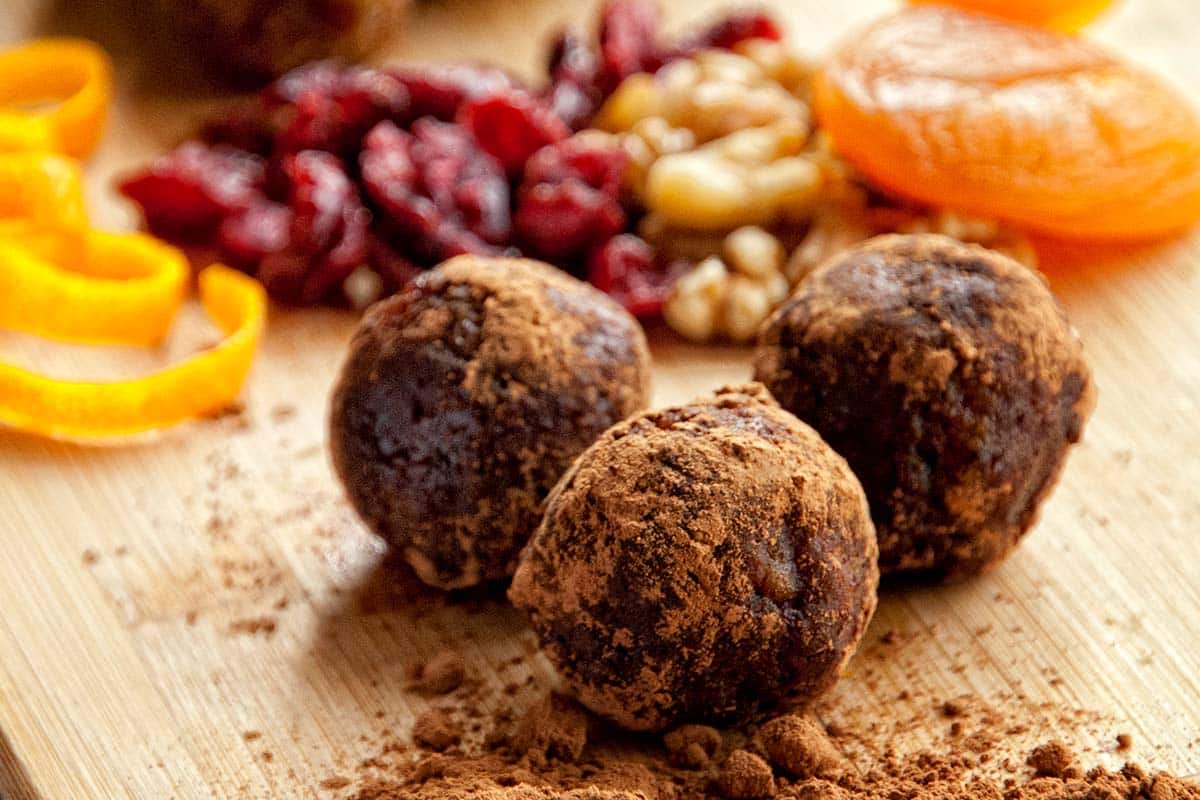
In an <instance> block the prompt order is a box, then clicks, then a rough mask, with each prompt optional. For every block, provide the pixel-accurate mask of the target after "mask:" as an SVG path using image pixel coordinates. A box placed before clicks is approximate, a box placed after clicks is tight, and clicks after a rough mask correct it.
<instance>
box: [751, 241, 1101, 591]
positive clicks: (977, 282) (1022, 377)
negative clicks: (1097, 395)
mask: <svg viewBox="0 0 1200 800" xmlns="http://www.w3.org/2000/svg"><path fill="white" fill-rule="evenodd" d="M755 376H756V378H757V379H758V380H760V381H762V382H763V383H765V384H766V385H767V386H768V387H769V388H770V390H771V391H772V392H773V393H774V395H775V397H776V398H778V400H779V402H780V403H781V404H782V405H783V407H784V408H787V409H788V410H790V411H791V412H792V413H794V414H796V416H798V417H800V419H802V420H804V421H805V422H807V423H808V424H810V425H812V426H813V427H814V428H816V429H817V431H819V432H820V434H821V436H823V437H824V438H825V441H827V442H829V444H830V445H832V446H833V448H834V449H835V450H837V451H838V452H839V453H841V454H842V455H843V456H845V457H846V460H847V461H849V462H850V467H851V468H852V469H853V470H854V472H855V474H856V475H857V476H858V478H859V480H860V481H862V484H863V488H864V489H866V492H867V498H868V499H869V500H870V503H871V512H872V518H873V519H874V522H875V527H876V530H877V531H878V534H879V552H880V568H881V570H882V572H883V574H884V575H885V576H886V575H892V574H906V575H908V576H910V577H917V578H934V579H943V580H954V579H959V578H964V577H967V576H971V575H975V574H978V573H982V572H984V571H986V570H987V569H989V568H990V567H992V566H994V565H995V564H997V563H999V562H1000V561H1001V560H1002V559H1003V558H1004V557H1005V555H1007V554H1008V552H1009V551H1010V550H1012V549H1013V547H1014V546H1015V545H1016V544H1017V541H1018V540H1019V539H1020V538H1021V536H1022V535H1023V534H1024V533H1025V532H1026V531H1027V530H1028V529H1029V528H1030V526H1031V525H1033V523H1034V521H1035V518H1036V516H1037V510H1038V505H1039V504H1040V503H1041V502H1042V500H1043V499H1044V498H1045V497H1046V496H1047V495H1048V494H1049V492H1050V490H1051V488H1052V487H1053V486H1054V483H1055V481H1056V480H1057V478H1058V475H1059V472H1060V471H1061V469H1062V465H1063V461H1064V457H1065V456H1066V453H1067V449H1068V448H1069V446H1070V445H1071V444H1072V443H1074V442H1077V441H1079V438H1080V435H1081V434H1082V432H1083V426H1084V422H1085V421H1086V419H1087V417H1088V414H1089V413H1090V412H1091V409H1092V406H1093V405H1094V390H1093V386H1092V381H1091V376H1090V372H1089V370H1088V365H1087V362H1086V361H1085V360H1084V356H1083V349H1082V347H1081V346H1080V343H1079V339H1078V337H1077V335H1076V333H1075V331H1074V330H1073V329H1072V328H1071V325H1070V323H1069V322H1068V321H1067V317H1066V315H1065V314H1064V313H1063V310H1062V308H1060V307H1059V305H1058V303H1057V302H1056V301H1055V299H1054V297H1053V296H1052V295H1051V294H1050V291H1049V290H1048V289H1047V288H1046V285H1045V283H1044V281H1043V280H1042V278H1041V277H1040V276H1039V275H1038V274H1037V273H1035V272H1033V271H1031V270H1029V269H1027V268H1026V267H1023V266H1021V265H1020V264H1018V263H1016V262H1015V261H1012V260H1011V259H1009V258H1007V257H1006V256H1003V255H1001V254H999V253H996V252H994V251H991V250H986V249H984V248H981V247H978V246H974V245H964V244H962V243H961V242H958V241H956V240H953V239H949V238H947V237H943V236H935V235H921V236H882V237H878V238H876V239H873V240H871V241H870V242H867V243H865V244H864V245H861V246H859V247H857V248H855V249H852V250H850V251H848V252H846V253H844V254H842V255H840V256H836V257H835V258H833V259H832V260H830V261H828V262H826V263H825V264H824V265H822V266H821V267H819V268H818V269H817V270H816V271H815V272H814V273H813V274H812V275H811V276H810V277H808V278H807V279H806V280H805V281H804V282H802V283H801V285H800V287H799V288H798V289H797V291H796V293H795V294H794V295H793V296H792V297H791V298H790V299H789V300H788V301H787V302H786V303H785V304H784V305H783V306H782V307H781V308H780V309H779V310H778V311H777V312H776V313H775V314H774V316H773V317H772V318H770V319H769V320H768V321H767V323H766V324H765V325H764V326H763V329H762V331H761V332H760V340H759V347H758V352H757V354H756V361H755Z"/></svg>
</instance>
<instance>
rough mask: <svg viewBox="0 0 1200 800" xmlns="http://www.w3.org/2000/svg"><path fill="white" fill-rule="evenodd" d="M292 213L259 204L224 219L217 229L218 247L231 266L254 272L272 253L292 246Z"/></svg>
mask: <svg viewBox="0 0 1200 800" xmlns="http://www.w3.org/2000/svg"><path fill="white" fill-rule="evenodd" d="M291 228H292V211H291V209H289V208H288V207H287V206H285V205H283V204H282V203H272V202H262V203H259V204H258V205H255V206H251V207H250V208H249V209H248V210H246V211H245V212H243V213H241V214H238V215H236V216H232V217H227V218H226V219H225V221H224V222H222V223H221V226H220V228H218V229H217V247H218V248H220V251H221V255H222V256H223V257H224V258H225V260H226V261H227V262H228V263H229V265H230V266H233V267H238V268H239V269H243V270H245V271H247V272H254V271H255V270H256V269H257V268H258V265H259V263H260V262H261V261H262V260H263V259H264V258H266V257H267V256H268V255H270V254H272V253H279V252H282V251H283V250H285V249H286V248H287V246H288V244H289V243H290V242H291V238H292V234H291Z"/></svg>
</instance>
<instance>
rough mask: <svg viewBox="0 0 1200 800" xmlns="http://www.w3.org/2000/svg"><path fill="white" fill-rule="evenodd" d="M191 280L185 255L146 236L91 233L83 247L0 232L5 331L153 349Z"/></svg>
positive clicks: (0, 307)
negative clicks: (148, 346) (150, 346)
mask: <svg viewBox="0 0 1200 800" xmlns="http://www.w3.org/2000/svg"><path fill="white" fill-rule="evenodd" d="M55 250H57V251H58V252H53V251H55ZM80 251H81V252H80ZM187 280H188V264H187V260H186V259H185V258H184V256H183V253H181V252H180V251H178V250H176V249H175V248H174V247H170V246H169V245H166V244H163V243H162V242H159V241H158V240H156V239H153V238H151V237H149V236H145V235H143V234H138V233H128V234H118V233H102V232H100V231H88V232H87V233H85V234H84V235H83V241H82V246H81V247H79V246H76V245H75V244H74V243H73V242H71V241H70V240H63V239H55V238H52V237H42V238H41V240H40V241H39V240H37V238H36V237H34V236H32V235H31V236H30V237H20V238H18V236H17V235H16V234H15V233H13V232H11V231H10V232H8V233H0V328H7V329H9V330H16V331H22V332H24V333H32V334H35V335H37V336H42V337H45V338H48V339H59V340H63V341H71V342H81V343H85V344H122V345H153V344H156V343H158V342H160V341H161V340H162V338H163V337H164V336H166V334H167V331H168V330H169V329H170V327H171V321H172V320H173V319H174V318H175V312H176V311H177V310H178V308H179V305H180V303H182V302H183V297H184V293H185V291H186V289H187Z"/></svg>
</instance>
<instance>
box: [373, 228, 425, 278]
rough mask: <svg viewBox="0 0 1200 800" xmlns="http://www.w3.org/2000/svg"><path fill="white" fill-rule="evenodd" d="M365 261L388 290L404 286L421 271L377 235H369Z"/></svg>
mask: <svg viewBox="0 0 1200 800" xmlns="http://www.w3.org/2000/svg"><path fill="white" fill-rule="evenodd" d="M367 261H368V263H369V264H370V265H371V269H373V270H375V272H377V273H378V274H379V276H380V277H381V278H383V284H384V289H385V290H386V291H388V292H394V291H396V290H398V289H402V288H404V286H406V285H407V284H408V282H409V281H411V280H412V279H413V278H415V277H417V276H418V275H420V274H421V272H422V270H421V268H420V267H418V266H417V265H416V264H414V263H413V262H412V261H410V260H409V259H407V258H405V257H404V256H403V255H401V254H400V252H399V251H397V250H396V248H394V247H393V246H392V245H391V244H389V243H388V242H386V241H384V240H383V239H381V238H380V237H378V236H372V237H371V241H370V244H369V245H368V255H367Z"/></svg>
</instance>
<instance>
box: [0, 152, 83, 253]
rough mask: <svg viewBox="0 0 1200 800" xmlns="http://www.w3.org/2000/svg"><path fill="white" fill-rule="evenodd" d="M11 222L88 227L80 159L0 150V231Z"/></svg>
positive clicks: (74, 228) (54, 228)
mask: <svg viewBox="0 0 1200 800" xmlns="http://www.w3.org/2000/svg"><path fill="white" fill-rule="evenodd" d="M14 225H16V226H17V228H18V230H20V232H21V233H22V234H28V232H29V228H30V226H34V227H36V228H39V229H47V230H52V231H57V232H61V231H76V232H81V231H83V230H84V229H86V228H87V226H88V219H87V211H86V209H85V207H84V203H83V178H82V176H81V175H80V171H79V162H77V161H75V160H73V159H70V158H65V157H63V156H59V155H54V154H53V153H45V152H30V153H0V233H3V232H5V231H7V230H10V229H11V228H12V227H13V226H14Z"/></svg>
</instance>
